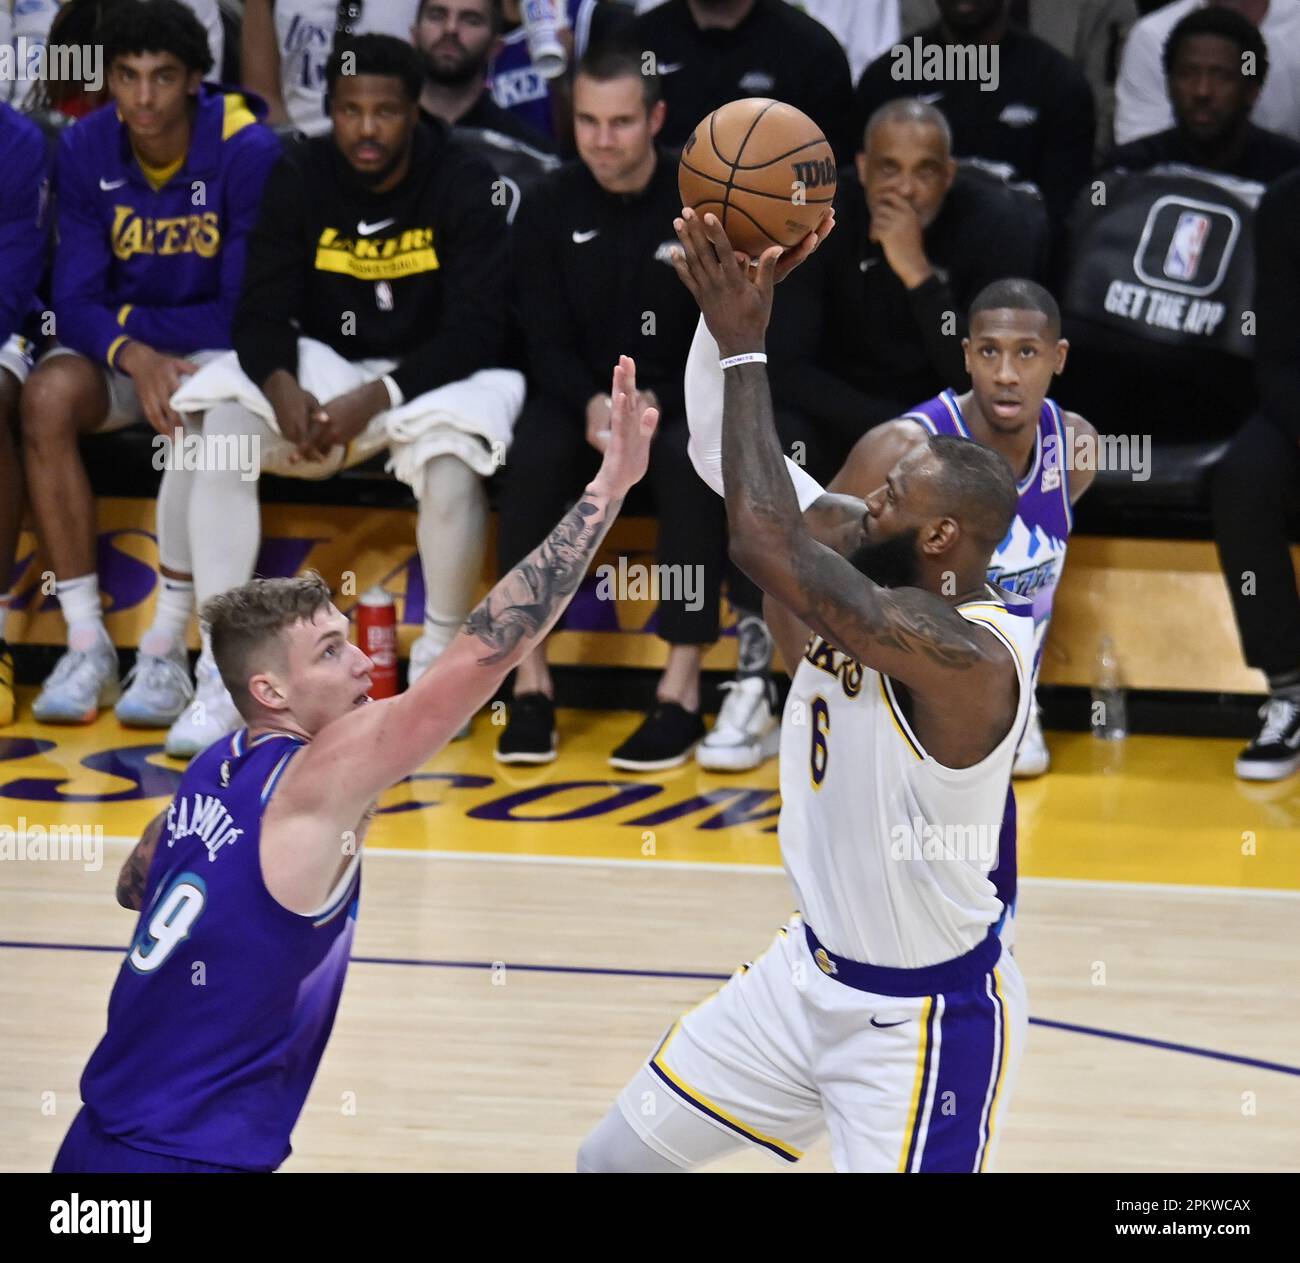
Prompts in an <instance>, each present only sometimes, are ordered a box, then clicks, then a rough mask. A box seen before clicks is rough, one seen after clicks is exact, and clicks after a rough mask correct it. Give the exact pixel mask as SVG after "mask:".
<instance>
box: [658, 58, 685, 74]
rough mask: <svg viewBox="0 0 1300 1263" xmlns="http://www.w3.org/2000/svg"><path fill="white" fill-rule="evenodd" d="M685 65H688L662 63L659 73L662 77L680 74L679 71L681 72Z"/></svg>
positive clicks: (676, 62) (674, 62)
mask: <svg viewBox="0 0 1300 1263" xmlns="http://www.w3.org/2000/svg"><path fill="white" fill-rule="evenodd" d="M684 65H686V63H685V62H684V61H665V62H661V63H660V65H659V73H660V74H661V75H672V74H676V73H677V72H678V71H679V70H680V69H681V68H682V67H683V66H684Z"/></svg>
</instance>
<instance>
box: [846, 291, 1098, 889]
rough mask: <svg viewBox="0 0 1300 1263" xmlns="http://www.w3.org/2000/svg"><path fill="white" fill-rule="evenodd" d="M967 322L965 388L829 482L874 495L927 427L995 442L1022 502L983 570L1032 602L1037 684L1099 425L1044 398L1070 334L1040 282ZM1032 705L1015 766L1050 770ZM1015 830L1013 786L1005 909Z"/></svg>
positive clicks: (867, 442)
mask: <svg viewBox="0 0 1300 1263" xmlns="http://www.w3.org/2000/svg"><path fill="white" fill-rule="evenodd" d="M968 328H969V336H968V337H967V338H965V339H964V340H963V341H962V348H963V350H964V351H965V353H966V371H967V372H968V373H969V374H970V379H971V389H970V390H969V391H967V392H966V393H965V394H962V395H958V394H957V393H956V392H955V391H953V390H945V391H944V392H943V393H942V394H939V395H936V396H935V397H934V398H933V399H928V400H926V401H925V402H924V403H922V404H918V405H917V406H916V407H915V408H913V409H911V410H910V411H909V412H907V413H906V414H905V415H903V416H902V417H899V418H898V419H897V420H894V421H888V422H886V423H885V424H884V425H879V426H876V427H875V428H874V429H872V430H869V431H868V432H867V433H866V434H864V435H863V436H862V438H860V439H859V440H858V442H857V444H856V445H855V446H854V448H853V451H852V452H850V453H849V458H848V460H847V461H846V462H845V465H844V468H843V469H842V470H840V472H839V474H838V475H836V477H835V480H834V482H832V483H831V485H830V487H829V488H828V490H830V491H832V492H842V493H844V494H845V495H853V496H859V497H862V496H866V495H869V494H870V493H871V492H872V491H873V490H875V488H877V487H879V486H881V485H882V484H883V483H884V481H885V476H886V474H887V473H888V472H889V470H890V469H891V468H892V467H893V466H894V464H895V463H896V462H897V461H898V460H899V459H900V458H901V457H902V456H903V455H904V454H905V453H906V452H908V451H909V450H911V449H912V448H913V447H915V446H917V445H918V444H921V443H924V442H925V441H926V439H927V438H928V437H929V435H931V434H952V435H958V436H960V437H963V438H970V439H974V440H975V441H976V442H977V443H982V444H984V446H986V447H991V448H992V449H993V450H994V451H995V452H998V453H1000V454H1001V455H1002V456H1003V457H1004V458H1005V459H1006V461H1007V463H1008V464H1009V465H1010V466H1011V469H1012V471H1013V472H1014V473H1015V475H1016V487H1017V490H1018V492H1019V495H1020V502H1019V507H1018V509H1017V511H1016V516H1015V520H1014V521H1013V522H1012V523H1011V529H1010V530H1009V531H1008V532H1007V535H1006V538H1005V539H1004V540H1003V541H1002V542H1001V543H1000V544H999V545H998V547H997V548H996V550H995V551H994V553H993V560H992V562H991V564H990V566H989V580H990V581H991V582H993V583H996V584H998V585H999V586H1000V587H1003V588H1005V589H1007V590H1008V591H1011V592H1015V593H1016V594H1017V595H1019V596H1024V597H1028V598H1029V599H1030V600H1031V601H1032V602H1033V612H1034V629H1035V643H1036V653H1035V657H1034V681H1035V684H1036V683H1037V680H1038V668H1039V665H1040V664H1041V662H1042V654H1043V640H1044V637H1045V636H1046V633H1047V626H1048V623H1049V621H1050V620H1051V616H1052V599H1053V597H1054V596H1055V594H1056V586H1057V584H1058V583H1059V581H1060V578H1061V571H1062V569H1063V568H1064V566H1065V549H1066V544H1067V542H1068V540H1069V536H1070V529H1071V527H1072V525H1073V521H1074V516H1073V506H1074V505H1075V504H1076V503H1077V502H1078V500H1079V497H1080V496H1082V495H1083V493H1084V492H1085V491H1087V489H1088V487H1089V485H1090V484H1091V483H1092V479H1093V475H1094V473H1095V470H1096V456H1097V431H1096V430H1095V429H1094V428H1093V427H1092V425H1091V424H1089V422H1087V421H1085V420H1084V419H1083V417H1081V416H1079V414H1078V413H1075V412H1063V411H1062V410H1061V408H1060V406H1059V405H1058V404H1057V403H1056V402H1055V401H1054V400H1052V399H1049V398H1048V397H1047V392H1048V389H1049V388H1050V386H1051V383H1052V378H1053V377H1055V376H1056V375H1057V374H1058V373H1060V372H1061V371H1062V370H1063V369H1064V368H1065V361H1066V356H1067V354H1068V352H1069V343H1068V342H1066V341H1065V340H1064V339H1063V338H1062V337H1061V313H1060V310H1059V309H1058V308H1057V305H1056V300H1055V299H1053V297H1052V296H1051V294H1049V293H1048V292H1047V290H1045V289H1044V288H1043V287H1042V286H1041V285H1038V284H1036V283H1035V282H1033V281H1028V280H1021V279H1018V278H1014V277H1008V278H1005V279H1003V280H998V281H994V282H992V283H991V284H989V285H986V286H985V287H984V289H982V290H981V291H980V292H979V293H978V294H977V295H976V296H975V300H974V302H973V303H972V304H971V308H970V312H969V314H968ZM1085 453H1086V458H1085ZM1030 715H1031V717H1030V720H1029V725H1028V727H1027V729H1026V733H1025V736H1024V737H1023V738H1022V739H1021V743H1020V748H1019V750H1018V751H1017V754H1016V775H1018V776H1023V775H1039V774H1041V773H1042V772H1045V771H1046V770H1047V763H1048V755H1047V747H1046V744H1045V743H1044V741H1043V736H1042V729H1041V726H1040V724H1039V720H1038V714H1037V708H1036V707H1035V708H1034V710H1032V711H1031V712H1030ZM1015 839H1016V800H1015V794H1014V792H1009V793H1008V795H1007V812H1006V817H1005V819H1004V821H1003V828H1002V840H1001V844H1000V847H999V857H998V866H997V868H996V870H995V871H994V873H993V882H994V885H995V886H996V887H997V888H998V893H999V895H1000V896H1001V898H1002V900H1003V903H1004V905H1005V906H1006V908H1007V910H1008V913H1009V914H1010V913H1013V912H1014V906H1015V898H1016V859H1015Z"/></svg>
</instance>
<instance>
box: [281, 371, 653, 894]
mask: <svg viewBox="0 0 1300 1263" xmlns="http://www.w3.org/2000/svg"><path fill="white" fill-rule="evenodd" d="M634 369H635V366H634V365H633V363H632V361H631V360H630V359H628V358H627V357H626V356H624V357H623V359H622V360H621V361H620V364H619V367H618V368H616V369H615V371H614V383H613V390H612V391H611V395H612V398H613V401H614V402H613V407H612V410H611V417H610V431H611V432H610V441H609V447H608V449H607V450H606V452H605V457H604V460H603V462H602V464H601V467H600V470H599V472H598V473H597V474H596V477H595V478H593V479H592V481H591V482H590V483H589V484H588V486H587V488H586V490H585V491H584V492H583V493H582V495H581V496H580V497H579V498H578V502H577V504H576V505H574V507H573V508H572V509H570V510H569V512H568V513H566V514H565V516H564V517H563V519H561V521H560V522H559V523H558V524H557V525H556V527H555V529H554V530H553V531H552V532H551V533H550V535H548V536H547V537H546V539H544V540H543V541H542V542H541V544H539V545H538V547H537V548H535V549H534V550H533V551H532V552H531V553H529V555H528V556H527V557H525V558H524V559H523V561H521V562H520V563H519V564H518V565H517V566H516V567H515V568H514V569H513V570H511V571H510V573H509V574H507V575H505V576H504V577H503V578H502V579H501V581H500V582H499V583H498V584H497V585H496V587H494V588H493V589H492V590H491V591H490V592H489V593H488V594H487V596H486V597H484V598H483V600H482V601H481V602H480V603H479V605H478V606H477V607H476V608H475V609H474V610H473V611H472V613H471V614H470V615H469V617H468V618H467V619H466V620H465V624H464V626H463V627H462V628H461V630H460V632H459V634H458V635H457V636H456V638H455V639H454V640H453V641H452V643H451V644H450V645H449V646H448V647H447V649H446V650H445V651H444V652H443V654H442V655H441V657H439V658H438V660H437V662H435V663H434V665H433V666H432V667H430V668H429V670H428V671H426V672H425V674H424V675H423V676H421V678H420V680H419V682H418V683H417V684H416V685H415V686H414V687H413V688H410V689H408V690H407V691H406V692H405V693H402V694H400V695H399V696H397V697H393V698H389V699H388V700H386V701H381V702H372V703H371V704H370V705H368V706H363V707H360V708H359V709H357V710H354V711H350V712H348V713H347V714H346V715H344V716H343V717H342V718H341V719H337V720H335V721H334V722H333V723H332V724H329V725H328V726H327V727H325V728H324V729H323V730H322V731H321V732H320V733H318V734H317V736H316V737H315V738H314V739H313V741H312V742H311V745H310V746H309V747H308V748H307V750H305V751H304V752H303V753H302V754H301V755H299V756H298V758H297V759H296V760H295V761H294V764H295V765H297V766H295V765H291V766H290V774H289V775H286V777H285V780H284V783H283V785H282V787H281V788H280V789H278V790H277V791H276V796H275V799H274V800H273V802H274V806H275V827H276V829H277V831H278V830H279V829H280V828H281V822H282V821H283V820H284V819H285V818H286V817H287V816H299V817H309V818H310V819H311V821H312V825H311V828H312V829H313V830H315V831H316V834H317V835H318V836H320V837H322V838H325V839H333V842H330V843H329V845H330V846H332V848H333V853H332V861H333V866H334V869H335V870H337V868H338V860H339V853H338V847H337V838H338V836H339V835H340V834H346V833H347V832H348V831H351V830H355V829H356V822H357V820H358V819H359V818H360V816H361V814H362V812H363V811H364V810H365V809H366V808H367V807H368V806H369V805H370V804H371V803H372V802H373V801H374V800H375V799H376V798H378V797H379V795H380V794H382V793H383V792H384V791H385V790H386V789H388V788H389V787H390V786H391V785H393V784H395V783H396V782H397V781H400V780H401V779H402V778H403V777H406V776H409V775H410V774H411V773H412V772H414V771H415V770H416V769H417V768H420V767H422V766H423V765H424V764H425V763H427V762H428V760H429V759H430V758H432V757H433V756H434V755H435V754H437V752H438V751H439V750H441V749H442V747H443V746H444V745H446V743H447V742H448V741H450V740H451V738H452V737H453V736H454V735H455V733H456V732H457V731H458V730H459V729H460V727H461V726H462V725H463V724H464V723H465V721H466V720H467V719H469V718H470V716H471V715H473V714H474V713H475V712H476V711H477V710H478V709H479V708H480V707H481V706H483V705H484V704H485V703H486V702H487V701H488V700H489V699H490V698H491V697H492V695H493V694H494V693H495V692H496V691H497V689H498V688H499V687H500V686H501V682H502V680H504V679H505V677H506V674H507V673H508V672H509V671H511V670H512V669H513V668H514V667H515V665H516V664H517V663H519V662H520V661H521V660H522V659H523V658H524V657H525V656H526V655H527V654H528V653H530V652H531V651H532V650H533V649H534V648H535V647H536V646H537V645H538V644H539V643H540V642H541V640H542V639H543V638H544V637H545V636H546V634H547V633H548V632H549V631H550V630H551V628H552V627H553V626H554V624H555V623H556V621H557V620H558V619H559V617H560V615H561V614H562V613H563V612H564V609H565V607H566V606H567V605H568V604H569V600H570V598H571V597H572V596H573V594H574V592H576V591H577V589H578V585H579V584H580V583H581V582H582V579H583V576H584V575H585V574H586V572H587V567H588V565H589V564H590V562H591V560H592V558H593V557H594V556H595V554H596V549H597V548H598V547H599V546H600V542H601V540H603V539H604V538H605V534H606V532H607V531H608V530H609V528H610V526H611V524H612V523H613V521H614V518H615V517H616V516H617V515H618V511H619V509H620V507H621V506H622V504H623V498H624V496H625V495H626V494H627V492H628V490H629V489H630V488H631V487H632V486H633V485H634V484H635V483H636V482H637V481H638V480H639V479H640V478H641V477H642V475H643V474H644V473H645V470H646V465H647V463H648V461H649V456H650V443H651V439H652V438H653V437H654V431H655V426H656V424H657V422H658V413H657V411H656V410H655V409H653V408H647V409H645V411H644V412H641V411H639V410H637V409H636V407H635V395H634V394H633V393H632V391H631V390H629V389H628V383H629V381H630V380H632V375H633V373H634Z"/></svg>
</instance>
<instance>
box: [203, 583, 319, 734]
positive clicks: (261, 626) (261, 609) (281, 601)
mask: <svg viewBox="0 0 1300 1263" xmlns="http://www.w3.org/2000/svg"><path fill="white" fill-rule="evenodd" d="M329 604H330V590H329V587H328V585H327V584H326V583H325V580H324V579H322V578H321V577H320V575H319V574H317V573H316V571H314V570H307V571H304V572H303V573H302V574H300V575H296V576H294V577H293V578H291V579H253V580H251V581H250V582H248V583H245V584H241V585H240V586H239V587H237V588H231V589H230V591H228V592H223V593H221V595H220V596H214V597H212V598H210V599H209V600H207V601H205V602H204V603H203V608H202V609H201V610H200V611H199V617H200V618H201V619H202V620H203V622H205V623H206V624H207V625H208V630H209V635H210V636H211V642H212V656H213V658H214V659H216V663H217V670H218V671H220V672H221V679H222V681H223V682H224V683H225V686H226V688H228V689H229V690H230V696H231V698H232V699H233V701H234V703H235V705H236V706H237V707H238V708H239V712H240V714H242V715H243V716H244V718H245V719H248V718H250V717H251V716H250V714H249V710H250V707H251V704H252V699H251V697H250V696H249V693H248V681H249V679H250V678H251V677H252V676H253V674H254V672H255V670H256V669H258V667H259V665H260V664H261V663H262V662H264V661H265V653H266V650H267V648H268V647H269V645H270V643H271V642H272V641H273V640H274V639H275V638H276V637H278V636H279V635H280V633H281V632H282V631H284V630H285V628H288V627H292V626H293V625H294V624H295V623H298V622H302V621H303V620H308V619H311V618H314V617H315V616H316V615H317V614H319V613H320V612H321V611H322V610H324V609H327V608H328V607H329Z"/></svg>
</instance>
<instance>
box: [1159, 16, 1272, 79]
mask: <svg viewBox="0 0 1300 1263" xmlns="http://www.w3.org/2000/svg"><path fill="white" fill-rule="evenodd" d="M1193 35H1218V36H1220V37H1221V38H1223V39H1226V40H1231V41H1232V42H1233V43H1234V44H1236V45H1237V47H1238V48H1239V49H1240V50H1241V51H1242V52H1243V53H1253V54H1254V58H1255V69H1254V74H1253V75H1251V76H1250V77H1251V79H1252V80H1253V81H1254V82H1255V83H1256V84H1263V82H1264V79H1265V77H1266V76H1267V75H1268V45H1267V44H1266V43H1265V42H1264V37H1263V35H1261V34H1260V31H1259V27H1257V26H1256V25H1255V24H1254V22H1252V21H1251V20H1250V19H1249V18H1247V17H1243V16H1242V15H1241V14H1240V13H1238V12H1237V11H1236V10H1235V9H1226V8H1224V7H1223V6H1222V5H1215V4H1212V5H1207V6H1206V7H1205V8H1203V9H1193V10H1192V11H1191V12H1190V13H1189V14H1187V16H1186V17H1184V18H1183V19H1182V20H1181V21H1180V22H1179V23H1178V25H1177V26H1175V27H1174V29H1173V30H1172V31H1170V32H1169V38H1168V39H1166V40H1165V47H1164V52H1163V54H1162V61H1163V64H1164V71H1165V78H1168V77H1169V76H1170V75H1171V74H1172V73H1173V69H1174V61H1175V59H1176V58H1177V56H1178V50H1179V48H1181V47H1182V45H1183V43H1184V41H1186V40H1188V39H1190V38H1191V37H1192V36H1193ZM1241 76H1242V78H1243V79H1244V78H1245V77H1246V68H1245V65H1244V64H1243V65H1242V67H1241Z"/></svg>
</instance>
